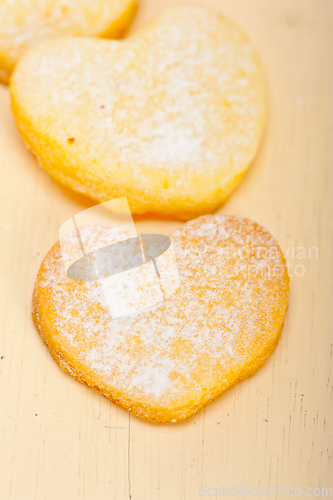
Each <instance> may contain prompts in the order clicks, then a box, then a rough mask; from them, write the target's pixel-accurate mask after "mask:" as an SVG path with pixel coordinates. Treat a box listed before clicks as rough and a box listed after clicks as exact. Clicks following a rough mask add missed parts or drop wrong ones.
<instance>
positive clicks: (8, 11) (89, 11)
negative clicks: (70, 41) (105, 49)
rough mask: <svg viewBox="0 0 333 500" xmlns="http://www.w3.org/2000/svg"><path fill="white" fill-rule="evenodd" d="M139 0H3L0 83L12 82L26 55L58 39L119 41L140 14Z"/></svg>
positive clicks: (1, 12)
mask: <svg viewBox="0 0 333 500" xmlns="http://www.w3.org/2000/svg"><path fill="white" fill-rule="evenodd" d="M136 6H137V2H136V0H94V1H90V0H23V1H22V0H21V1H13V0H1V2H0V20H1V23H0V82H2V83H8V80H9V77H10V74H11V72H12V70H13V68H14V66H15V64H16V63H17V61H18V60H19V59H20V57H22V55H23V54H24V53H25V52H26V51H27V50H28V49H31V48H33V47H36V46H37V45H38V44H40V43H41V42H43V41H45V40H50V39H52V38H58V37H73V36H103V37H110V38H119V37H120V36H121V35H122V34H123V33H124V32H126V31H127V29H128V27H129V25H130V24H131V22H132V19H133V17H134V15H135V12H136Z"/></svg>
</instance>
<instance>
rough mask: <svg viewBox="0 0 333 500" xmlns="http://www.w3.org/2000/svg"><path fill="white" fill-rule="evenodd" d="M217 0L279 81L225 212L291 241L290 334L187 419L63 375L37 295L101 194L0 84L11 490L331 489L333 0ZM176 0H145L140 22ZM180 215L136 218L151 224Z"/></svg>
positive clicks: (1, 494) (8, 497) (1, 385)
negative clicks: (45, 156)
mask: <svg viewBox="0 0 333 500" xmlns="http://www.w3.org/2000/svg"><path fill="white" fill-rule="evenodd" d="M206 3H207V4H208V3H209V4H211V5H213V6H215V7H216V8H217V9H219V10H220V11H221V12H222V13H224V14H225V15H227V16H229V17H230V18H232V19H234V20H236V21H238V22H239V24H240V25H242V26H243V27H244V28H245V30H246V31H247V32H248V34H249V35H250V36H251V38H252V39H253V41H254V43H255V44H256V46H257V48H258V51H259V53H260V56H261V59H262V62H263V66H264V70H265V74H266V78H267V85H268V100H269V116H268V123H267V127H266V132H265V137H264V141H263V144H262V147H261V149H260V152H259V155H258V157H257V158H256V160H255V162H254V164H253V165H252V167H251V169H250V171H249V173H248V174H247V175H246V177H245V179H244V181H243V182H242V184H241V185H240V187H239V188H238V189H237V191H236V192H235V193H234V195H233V196H232V197H231V198H230V199H229V201H228V202H227V203H226V204H225V206H224V207H222V208H221V210H220V212H221V213H227V214H235V215H241V216H246V217H249V218H252V219H254V220H256V221H257V222H259V223H261V224H263V225H264V226H265V227H267V228H268V229H269V230H270V231H271V232H272V234H273V235H274V236H275V237H276V238H277V240H278V241H279V242H280V244H281V246H282V248H283V249H284V250H285V252H286V253H287V260H288V262H289V265H290V268H289V269H290V273H291V298H290V307H289V311H288V315H287V320H286V324H285V327H284V330H283V334H282V338H281V341H280V343H279V345H278V347H277V349H276V351H275V353H274V354H273V355H272V356H271V357H270V359H269V360H268V362H267V363H266V364H265V365H264V367H263V368H262V369H261V370H260V371H259V372H258V373H257V374H256V375H254V376H253V377H252V378H250V379H248V380H246V381H245V382H243V383H242V384H240V385H238V386H236V387H234V388H233V389H231V390H229V391H228V392H227V393H225V394H224V395H223V396H222V397H220V398H218V399H217V400H216V401H215V402H213V403H212V404H210V405H208V406H207V407H206V408H205V409H204V410H202V411H201V412H200V413H199V414H197V415H196V416H194V417H192V418H190V419H189V420H187V421H185V422H183V423H181V424H178V425H152V424H148V423H145V422H142V421H140V420H138V419H136V418H134V417H129V414H128V413H127V412H126V411H124V410H122V409H119V408H116V407H115V406H113V405H112V404H110V403H109V402H108V401H107V400H106V399H104V398H102V397H100V396H98V395H96V394H94V393H93V392H91V391H89V390H87V389H86V388H85V387H83V386H81V385H80V384H78V383H77V382H75V381H74V380H72V379H71V378H70V377H68V376H66V375H65V374H64V373H62V372H61V371H60V370H59V368H58V367H57V365H56V364H55V363H54V361H53V360H52V358H51V356H50V355H49V353H48V350H47V348H46V346H45V345H44V343H43V341H42V340H41V339H40V337H39V335H38V334H37V332H36V330H35V328H34V326H33V323H32V320H31V294H32V288H33V285H34V280H35V277H36V273H37V271H38V268H39V265H40V263H41V260H42V258H43V257H44V255H45V254H46V252H47V251H48V249H49V248H50V247H51V246H52V245H53V243H54V242H55V241H56V240H57V238H58V229H59V227H60V225H61V224H62V222H64V221H65V220H66V219H67V218H69V217H70V216H72V215H73V214H75V213H77V212H79V211H81V210H82V209H83V208H85V207H86V206H87V202H86V201H84V200H82V199H81V198H79V197H78V196H76V195H73V194H71V193H69V192H68V191H67V190H66V189H64V188H62V187H61V186H60V185H58V184H56V183H55V182H54V181H53V180H52V179H51V178H50V177H49V176H48V175H47V174H46V173H44V172H43V171H42V170H40V169H39V168H38V167H37V165H36V162H35V160H34V159H33V157H32V156H31V155H30V154H29V153H28V152H27V151H26V149H25V147H24V146H23V144H22V141H21V140H20V137H19V136H18V133H17V131H16V127H15V123H14V121H13V118H12V115H11V111H10V104H9V95H8V89H7V88H5V87H0V166H1V173H2V175H1V183H0V200H1V213H0V234H1V247H0V256H1V258H0V266H1V272H0V279H1V282H0V298H1V302H0V328H1V334H0V335H1V336H0V440H1V453H0V498H1V499H4V500H19V499H24V500H32V499H38V500H59V499H60V498H61V499H63V500H67V499H68V500H77V499H80V500H81V499H82V500H95V499H98V500H110V499H112V500H113V499H115V500H123V499H132V500H169V499H173V500H178V499H179V500H194V499H196V498H201V496H203V495H201V496H200V490H199V487H200V485H205V487H206V488H207V489H208V488H214V489H215V488H221V490H222V488H231V486H232V485H238V486H242V487H243V488H245V487H249V488H254V487H258V485H261V486H262V487H263V486H265V485H266V484H269V485H277V486H278V487H279V488H281V489H282V488H289V489H290V488H291V486H292V487H293V488H303V492H304V493H305V491H306V488H308V487H311V488H317V487H318V488H322V487H331V488H332V487H333V485H332V431H333V427H332V391H333V387H332V380H331V369H332V326H333V321H332V320H333V315H332V312H333V308H332V295H333V280H332V263H331V261H332V253H333V248H332V246H333V238H332V235H333V223H332V208H333V207H332V201H333V189H332V187H333V186H332V184H333V181H332V169H333V144H332V133H333V97H332V94H333V93H332V89H333V56H332V54H333V52H332V41H333V36H332V32H333V29H332V28H333V3H332V1H331V0H270V1H268V0H252V1H251V2H250V1H249V0H210V1H209V2H208V1H207V2H206ZM169 4H170V2H169V1H168V0H158V1H157V0H142V1H141V7H140V9H139V12H138V15H137V18H136V20H135V23H134V27H133V29H134V28H135V27H138V26H141V25H142V24H143V23H144V22H145V21H146V20H148V19H150V18H152V17H154V16H155V15H157V14H158V13H159V12H161V11H162V10H163V8H164V7H166V6H167V5H169ZM180 225H181V223H180V222H176V221H174V222H173V221H163V220H152V219H147V218H146V219H141V220H138V221H137V227H138V229H139V230H140V231H147V230H149V231H150V230H152V231H156V232H158V231H161V232H164V233H168V232H170V231H171V230H173V229H174V228H176V227H179V226H180ZM300 247H302V248H304V251H305V254H306V256H307V258H304V252H303V250H302V251H300V250H299V248H300ZM310 247H315V248H317V251H318V255H317V254H316V250H313V249H312V251H311V255H309V251H310V250H309V249H310ZM296 266H299V267H298V268H296ZM300 266H304V269H303V268H302V267H300ZM303 270H304V275H303V276H297V275H296V274H302V273H303ZM201 491H203V490H201ZM302 495H303V493H302ZM207 497H208V495H207ZM274 497H275V494H274V492H272V493H270V494H269V495H268V496H266V498H274ZM322 497H323V498H324V496H322ZM320 498H321V496H320Z"/></svg>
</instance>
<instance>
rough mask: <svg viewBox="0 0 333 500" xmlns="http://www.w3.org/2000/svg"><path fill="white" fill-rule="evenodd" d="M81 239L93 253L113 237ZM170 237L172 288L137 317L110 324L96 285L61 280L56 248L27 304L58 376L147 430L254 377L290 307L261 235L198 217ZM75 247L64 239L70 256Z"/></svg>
mask: <svg viewBox="0 0 333 500" xmlns="http://www.w3.org/2000/svg"><path fill="white" fill-rule="evenodd" d="M84 231H85V235H84V236H85V240H86V241H87V240H88V239H90V241H91V244H92V247H94V246H95V245H96V243H103V244H104V243H105V242H107V244H110V243H112V242H113V241H118V239H119V234H120V233H119V232H120V231H121V230H120V229H118V228H113V229H110V228H105V227H103V226H87V227H86V228H85V229H84ZM121 237H122V238H125V237H126V234H125V233H122V235H121ZM171 237H172V240H173V245H174V249H175V253H176V256H177V262H178V270H179V274H180V282H181V283H180V287H179V288H178V290H177V292H176V293H175V294H173V295H171V296H170V297H168V298H165V300H164V301H163V302H162V303H159V304H156V305H155V306H153V307H151V308H150V309H148V310H146V311H143V312H140V314H138V315H136V316H131V317H127V318H121V319H118V320H112V318H110V314H109V311H108V308H107V307H106V303H105V300H104V298H103V293H101V289H100V286H99V284H98V282H77V281H73V280H71V279H69V278H68V277H67V275H66V273H65V271H64V267H63V263H62V260H61V252H60V245H59V243H57V244H56V245H55V246H54V247H53V248H52V249H51V250H50V252H49V253H48V255H47V256H46V258H45V260H44V262H43V263H42V266H41V268H40V271H39V274H38V277H37V281H36V286H35V290H34V298H33V317H34V321H35V324H36V326H37V328H38V331H39V333H40V334H41V336H42V337H43V338H44V340H45V342H46V343H47V345H48V347H49V350H50V352H51V354H52V356H53V357H54V359H55V360H56V362H57V363H58V364H59V366H60V367H61V368H62V369H63V370H64V371H65V372H67V373H69V374H70V375H71V376H73V377H74V378H76V379H77V380H79V381H81V382H82V383H84V384H86V385H88V386H89V387H91V388H92V389H93V390H95V391H98V392H99V393H101V394H103V395H104V396H106V397H107V398H109V399H110V400H111V401H113V402H114V403H116V404H117V405H119V406H122V407H124V408H126V409H127V410H129V411H130V412H131V413H132V414H134V415H136V416H138V417H141V418H144V419H147V420H150V421H154V422H168V421H174V420H178V419H182V418H185V417H188V416H190V415H192V414H193V413H195V412H196V411H198V410H199V409H200V408H201V407H202V406H203V405H205V404H206V403H208V402H209V401H210V400H212V399H213V398H214V397H216V396H217V395H218V394H220V393H221V392H223V391H224V390H226V389H227V388H228V387H230V386H232V385H233V384H235V383H236V382H238V381H240V380H242V379H243V378H245V377H247V376H248V375H250V374H252V373H253V372H255V371H256V370H257V369H258V368H259V367H260V366H261V365H262V364H263V363H264V361H265V360H266V359H267V358H268V356H269V355H270V354H271V353H272V351H273V350H274V348H275V346H276V344H277V342H278V340H279V337H280V333H281V329H282V326H283V322H284V317H285V314H286V310H287V306H288V290H289V277H288V273H287V268H286V264H285V260H284V257H283V254H282V252H281V250H280V248H279V246H278V244H277V243H276V241H275V240H274V239H273V238H272V236H271V235H270V234H269V233H268V231H267V230H265V229H264V228H263V227H261V226H259V225H257V224H255V223H254V222H252V221H249V220H247V219H241V218H237V217H227V216H223V217H222V216H203V217H200V218H198V219H196V220H194V221H191V222H188V223H187V224H185V225H184V226H183V227H182V228H181V229H180V230H177V231H175V232H174V233H173V234H172V235H171ZM76 244H77V242H76V235H75V234H73V233H72V234H70V235H69V236H68V248H69V247H70V245H73V248H74V247H76ZM128 293H129V295H130V294H131V289H129V290H128Z"/></svg>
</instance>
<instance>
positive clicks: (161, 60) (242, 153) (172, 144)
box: [11, 6, 265, 219]
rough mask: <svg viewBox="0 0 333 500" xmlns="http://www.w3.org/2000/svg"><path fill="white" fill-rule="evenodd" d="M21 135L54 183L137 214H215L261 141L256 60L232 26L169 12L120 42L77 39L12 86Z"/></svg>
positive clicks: (36, 57)
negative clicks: (124, 202)
mask: <svg viewBox="0 0 333 500" xmlns="http://www.w3.org/2000/svg"><path fill="white" fill-rule="evenodd" d="M11 96H12V108H13V112H14V115H15V118H16V121H17V124H18V128H19V131H20V133H21V135H22V137H23V139H24V140H25V142H26V144H27V145H28V147H29V148H30V149H31V150H32V152H33V153H34V154H35V155H36V157H37V159H38V161H39V163H40V164H41V165H42V166H43V167H44V168H45V169H46V170H47V171H48V172H49V173H50V174H51V175H52V176H53V177H54V178H55V179H57V180H58V181H60V182H62V183H63V184H65V185H67V186H69V187H70V188H72V189H74V190H76V191H78V192H80V193H83V194H84V195H87V196H89V197H91V198H93V199H94V200H96V201H98V202H103V201H106V200H109V199H111V198H117V197H120V196H124V195H125V196H127V198H128V200H129V204H130V207H131V211H132V213H137V214H144V213H147V212H153V213H157V214H166V215H175V216H177V217H180V218H184V219H186V218H191V217H193V216H195V215H200V214H203V213H208V212H210V211H212V210H214V209H216V208H217V207H218V206H219V205H220V204H221V203H222V202H223V201H224V200H225V199H226V198H227V197H228V196H229V194H230V193H231V192H232V191H233V189H234V188H235V187H236V185H237V184H238V182H239V181H240V179H241V178H242V176H243V174H244V172H245V171H246V169H247V168H248V166H249V164H250V163H251V161H252V159H253V157H254V155H255V153H256V150H257V148H258V144H259V140H260V137H261V133H262V129H263V123H264V114H265V102H264V101H265V99H264V83H263V75H262V70H261V67H260V64H259V62H258V58H257V55H256V53H255V51H254V49H253V47H252V45H251V43H250V42H249V40H248V38H247V37H246V36H245V35H244V34H243V33H242V32H241V31H240V30H239V29H238V27H236V26H235V25H234V24H233V23H232V22H230V21H228V20H226V19H224V18H223V17H222V16H221V15H219V14H217V13H215V12H214V11H211V10H208V9H206V8H203V7H191V6H176V7H172V8H170V9H168V10H167V11H165V12H164V13H163V14H162V15H161V16H160V18H158V19H157V20H156V21H155V22H153V23H152V24H150V25H149V26H148V27H146V28H143V29H141V30H140V31H138V32H137V33H136V34H134V35H132V36H131V37H129V38H128V39H127V40H121V41H113V40H99V39H84V38H80V39H79V38H77V39H71V40H61V41H53V42H50V43H46V44H43V46H41V47H39V48H37V49H35V50H33V51H30V52H29V53H28V54H27V55H26V56H24V57H23V58H22V59H21V61H20V63H19V64H18V66H17V68H16V70H15V73H14V75H13V77H12V80H11Z"/></svg>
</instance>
